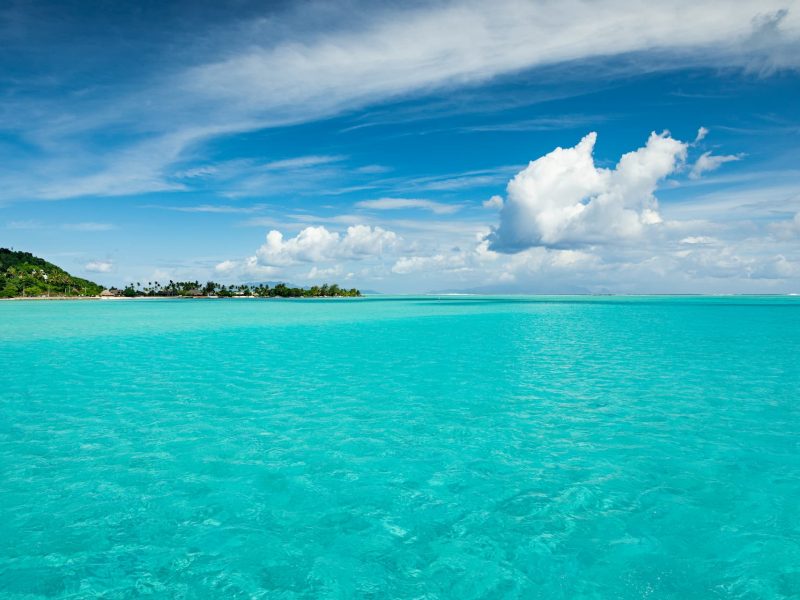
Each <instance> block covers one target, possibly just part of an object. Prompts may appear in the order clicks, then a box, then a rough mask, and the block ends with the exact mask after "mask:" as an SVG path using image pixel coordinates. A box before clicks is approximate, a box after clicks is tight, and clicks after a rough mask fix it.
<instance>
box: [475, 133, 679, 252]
mask: <svg viewBox="0 0 800 600" xmlns="http://www.w3.org/2000/svg"><path fill="white" fill-rule="evenodd" d="M596 139H597V134H596V133H590V134H588V135H587V136H585V137H584V138H583V139H582V140H581V141H580V142H579V143H578V144H577V145H576V146H574V147H573V148H556V149H555V150H553V151H552V152H550V153H549V154H546V155H545V156H542V157H540V158H538V159H536V160H534V161H532V162H531V163H530V164H529V165H528V166H527V167H526V168H525V169H523V170H522V171H520V172H519V173H518V174H517V176H516V177H514V179H512V180H511V181H510V182H509V184H508V188H507V191H508V198H507V200H506V202H505V203H504V205H503V208H502V210H501V211H500V225H499V226H498V227H497V228H496V229H495V230H494V232H493V233H492V234H491V235H490V237H489V239H490V241H491V247H492V249H493V250H497V251H501V252H517V251H520V250H524V249H525V248H530V247H533V246H545V247H563V246H570V245H580V244H586V243H604V242H613V241H617V240H624V239H631V238H636V237H638V236H640V235H641V234H642V232H643V231H644V229H645V228H647V227H648V226H651V225H654V224H657V223H660V222H661V217H660V216H659V214H658V203H657V201H656V198H655V196H654V195H653V193H654V192H655V189H656V186H657V184H658V182H659V181H660V180H661V179H663V178H664V177H666V176H668V175H670V174H671V173H673V172H675V170H676V169H677V168H678V167H679V166H680V165H681V164H683V162H684V161H685V159H686V151H687V148H688V144H687V143H685V142H681V141H679V140H676V139H674V138H672V137H671V136H670V135H669V133H668V132H664V133H661V134H657V133H655V132H654V133H652V134H650V137H649V139H648V140H647V143H646V144H645V145H644V146H643V147H641V148H639V149H638V150H635V151H633V152H629V153H627V154H624V155H623V156H622V157H621V158H620V160H619V162H618V163H617V165H616V167H615V168H613V169H604V168H598V167H596V166H595V164H594V158H593V156H592V151H593V149H594V144H595V141H596Z"/></svg>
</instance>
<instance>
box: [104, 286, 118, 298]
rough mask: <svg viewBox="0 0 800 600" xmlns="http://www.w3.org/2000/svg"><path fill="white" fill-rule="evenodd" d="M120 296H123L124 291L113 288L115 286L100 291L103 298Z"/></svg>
mask: <svg viewBox="0 0 800 600" xmlns="http://www.w3.org/2000/svg"><path fill="white" fill-rule="evenodd" d="M120 296H122V291H121V290H118V289H117V288H113V287H112V288H110V289H107V290H103V291H102V292H100V297H101V298H118V297H120Z"/></svg>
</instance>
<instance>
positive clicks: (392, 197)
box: [0, 0, 800, 293]
mask: <svg viewBox="0 0 800 600" xmlns="http://www.w3.org/2000/svg"><path fill="white" fill-rule="evenodd" d="M4 6H5V7H4V8H3V9H0V43H2V46H3V48H4V52H3V53H2V54H1V55H0V66H1V67H2V69H0V156H2V161H0V177H1V178H2V181H3V186H2V189H0V244H1V245H4V246H12V247H14V248H18V249H24V250H28V251H31V252H33V253H35V254H37V255H41V256H44V257H46V258H48V259H49V260H51V261H53V262H56V263H57V264H59V265H61V266H63V267H65V268H66V269H68V270H69V271H70V272H73V273H75V274H78V275H82V276H86V277H89V278H91V279H94V280H97V281H99V282H102V283H105V284H117V285H119V284H123V283H126V282H129V281H143V282H145V281H152V280H154V279H158V280H161V281H163V280H168V279H200V280H206V279H214V280H217V281H225V282H241V281H276V280H282V281H289V282H292V283H296V284H301V285H309V284H312V283H321V282H323V281H331V282H332V281H336V282H339V283H340V284H345V285H348V286H349V285H353V286H358V287H360V288H362V289H370V290H379V291H383V292H392V293H398V292H425V291H441V290H451V291H453V290H467V291H469V290H484V291H498V292H547V293H559V292H620V293H632V292H634V293H635V292H644V293H669V292H680V293H683V292H702V293H735V292H746V293H757V292H769V293H787V292H788V293H791V292H800V216H799V215H800V167H798V158H800V145H798V143H797V138H798V134H800V102H798V100H797V98H798V92H800V72H798V68H800V3H798V2H796V1H788V0H784V1H769V0H764V1H760V2H749V1H746V0H745V1H742V2H738V3H735V4H734V5H730V4H728V3H714V2H709V3H697V2H688V1H683V0H668V1H665V2H660V3H658V5H657V6H655V5H652V3H650V4H648V3H645V2H633V1H628V2H618V1H614V0H603V1H599V2H593V3H585V2H557V3H556V2H541V1H530V2H522V1H520V0H501V1H498V2H494V3H491V5H490V4H489V3H484V2H443V3H423V2H411V3H394V2H392V3H385V4H382V5H380V4H376V3H366V2H364V3H362V2H339V3H330V2H328V3H315V2H305V3H272V4H265V3H249V2H239V3H235V4H230V5H228V6H226V7H222V6H218V5H217V3H205V4H204V3H202V2H193V3H169V4H160V3H140V4H138V5H137V6H133V5H130V6H122V5H118V6H113V5H112V4H109V3H105V2H96V3H95V2H73V3H68V2H67V3H65V2H60V3H54V4H49V3H45V2H35V1H34V2H28V1H25V2H16V3H15V2H11V3H10V4H6V5H4Z"/></svg>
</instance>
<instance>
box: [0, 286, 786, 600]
mask: <svg viewBox="0 0 800 600" xmlns="http://www.w3.org/2000/svg"><path fill="white" fill-rule="evenodd" d="M799 352H800V299H798V298H737V297H731V298H567V297H564V298H527V299H525V298H472V297H469V298H447V299H436V298H373V299H362V300H352V301H348V300H332V301H314V300H312V301H279V300H267V301H264V300H261V301H259V300H230V301H224V300H219V301H179V300H178V301H170V300H166V301H147V300H143V301H119V302H115V301H112V302H92V301H84V302H74V301H73V302H66V301H65V302H4V303H0V492H1V493H0V597H2V598H44V597H50V598H95V597H102V598H132V597H139V596H148V595H149V596H150V597H156V598H428V599H430V598H459V599H467V598H789V597H795V598H796V597H798V595H800V359H798V353H799Z"/></svg>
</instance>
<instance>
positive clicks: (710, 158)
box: [689, 152, 742, 179]
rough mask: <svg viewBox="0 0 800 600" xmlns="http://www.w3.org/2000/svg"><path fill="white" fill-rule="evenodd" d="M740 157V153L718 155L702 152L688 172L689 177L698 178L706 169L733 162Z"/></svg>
mask: <svg viewBox="0 0 800 600" xmlns="http://www.w3.org/2000/svg"><path fill="white" fill-rule="evenodd" d="M741 159H742V155H741V154H728V155H718V154H711V152H704V153H703V154H701V155H700V158H698V159H697V160H696V161H695V163H694V165H692V170H691V171H690V172H689V178H690V179H700V176H701V175H702V174H703V173H705V172H707V171H714V170H716V169H719V168H720V167H721V166H722V165H723V164H725V163H727V162H733V161H736V160H741Z"/></svg>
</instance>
